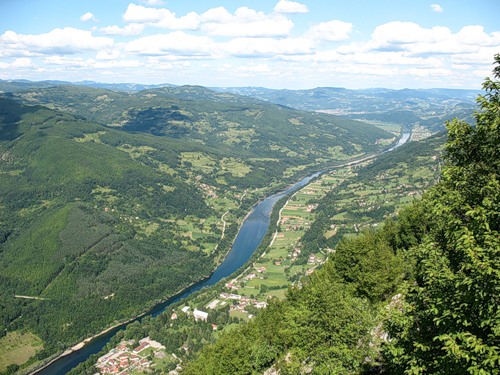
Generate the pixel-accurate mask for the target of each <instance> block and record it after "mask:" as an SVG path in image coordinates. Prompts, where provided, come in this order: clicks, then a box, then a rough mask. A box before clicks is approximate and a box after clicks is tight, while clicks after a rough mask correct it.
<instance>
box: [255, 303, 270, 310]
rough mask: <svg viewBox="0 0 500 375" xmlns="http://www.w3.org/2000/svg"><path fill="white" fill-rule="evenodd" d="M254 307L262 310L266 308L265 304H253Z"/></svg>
mask: <svg viewBox="0 0 500 375" xmlns="http://www.w3.org/2000/svg"><path fill="white" fill-rule="evenodd" d="M254 306H255V307H256V308H258V309H264V308H266V307H267V302H255V303H254Z"/></svg>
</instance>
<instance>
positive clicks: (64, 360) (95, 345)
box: [35, 133, 410, 375]
mask: <svg viewBox="0 0 500 375" xmlns="http://www.w3.org/2000/svg"><path fill="white" fill-rule="evenodd" d="M409 137H410V133H403V135H402V136H401V138H400V139H399V141H398V143H397V144H396V145H394V146H392V147H391V148H390V149H388V150H387V151H386V152H388V151H392V150H394V149H396V148H398V147H399V146H401V145H402V144H404V143H406V142H407V141H408V139H409ZM324 172H325V171H321V172H316V173H314V174H312V175H310V176H307V177H305V178H303V179H302V180H300V181H299V182H297V183H295V184H293V185H292V186H290V187H289V188H288V189H286V190H284V191H282V192H279V193H277V194H273V195H271V196H269V197H267V198H266V199H264V200H262V201H261V202H259V203H258V204H257V205H256V206H255V207H254V208H253V209H252V211H251V212H250V214H249V215H248V216H247V217H246V219H245V220H244V222H243V224H242V225H241V227H240V230H239V231H238V234H237V236H236V238H235V240H234V243H233V246H232V248H231V250H230V251H229V253H228V254H227V256H226V258H225V259H224V261H223V262H222V263H221V264H220V265H219V266H218V267H217V268H216V269H215V271H214V272H213V273H212V275H210V277H208V278H206V279H204V280H201V281H200V282H198V283H196V284H193V285H192V286H190V287H188V288H187V289H185V290H183V291H182V292H180V293H179V294H177V295H174V296H172V297H170V298H169V299H167V300H166V301H165V302H163V303H161V304H159V305H157V306H156V307H154V308H153V309H152V310H150V311H149V312H147V313H146V314H144V315H142V316H141V317H139V318H137V319H135V320H140V319H142V318H143V317H145V316H153V317H156V316H158V315H159V314H161V313H162V312H163V311H165V309H166V308H167V307H168V306H170V305H171V304H173V303H175V302H178V301H179V300H181V299H183V298H186V297H188V296H189V295H190V294H191V293H193V292H196V291H198V290H200V289H202V288H204V287H207V286H211V285H214V284H216V283H217V282H218V281H220V280H221V279H223V278H225V277H228V276H230V275H231V274H233V273H234V272H235V271H237V270H238V269H239V268H240V267H242V266H243V265H244V264H245V263H246V262H247V261H248V260H249V259H250V257H251V256H252V255H253V253H254V252H255V250H256V249H257V247H258V246H259V244H260V242H261V241H262V239H263V238H264V235H265V234H266V231H267V228H268V226H269V223H270V217H271V212H272V210H273V207H274V205H275V204H276V202H277V201H279V200H280V199H281V198H283V197H285V196H287V195H289V194H291V193H293V192H295V191H296V190H298V189H300V188H302V187H304V186H305V185H307V184H308V183H309V182H310V181H311V180H313V179H314V178H316V177H318V176H319V175H321V174H322V173H324ZM131 322H132V321H130V322H127V323H124V324H122V325H119V326H117V327H115V328H113V329H111V330H109V331H108V332H106V333H103V334H101V335H99V336H98V337H96V338H94V339H92V340H91V341H89V342H88V343H87V344H86V345H85V346H84V347H83V348H81V349H79V350H75V351H73V352H72V353H70V354H68V355H65V356H63V357H60V358H58V359H57V360H55V361H53V362H51V363H50V364H49V365H47V366H46V367H43V368H42V369H40V370H38V371H36V372H35V373H36V374H39V375H64V374H66V373H67V372H68V371H69V370H71V369H72V368H74V367H76V366H77V365H78V364H79V363H81V362H83V361H85V360H86V359H87V358H89V357H90V356H91V355H92V354H96V353H99V352H100V351H101V350H102V348H104V346H105V345H106V344H107V343H108V342H109V340H110V339H111V338H112V337H113V336H114V335H115V334H116V333H117V332H118V331H119V330H122V329H124V328H125V326H126V325H127V324H129V323H131Z"/></svg>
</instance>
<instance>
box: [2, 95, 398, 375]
mask: <svg viewBox="0 0 500 375" xmlns="http://www.w3.org/2000/svg"><path fill="white" fill-rule="evenodd" d="M3 96H4V97H3V98H0V175H1V178H0V284H1V288H0V294H1V298H0V328H1V329H0V332H2V333H7V334H10V333H13V332H16V331H19V332H23V331H27V332H29V333H30V335H34V336H33V337H37V339H36V340H38V338H40V339H41V340H42V342H43V345H40V346H39V348H40V349H41V348H42V347H43V350H38V352H37V354H36V356H35V357H34V358H32V359H31V361H34V360H35V359H45V358H47V357H49V356H50V355H53V354H54V353H56V352H60V351H63V350H64V349H66V348H68V347H69V346H71V345H72V344H74V343H76V342H78V341H80V340H82V339H84V338H86V337H89V336H91V335H93V334H95V333H96V332H98V331H100V330H102V329H104V328H106V327H108V326H110V325H111V324H113V323H116V322H117V321H123V320H126V319H128V318H130V317H132V316H134V315H136V314H138V313H140V312H142V311H144V310H146V309H147V308H148V307H151V306H152V305H154V304H155V303H157V302H158V301H159V300H161V299H164V298H166V297H168V296H170V295H172V294H173V293H175V292H176V291H178V290H179V289H181V288H184V287H186V286H187V285H189V284H191V283H193V282H195V281H197V280H199V279H201V278H202V277H203V276H205V275H207V274H209V273H210V272H211V271H212V270H213V268H214V267H215V265H216V264H217V262H219V261H220V258H221V256H222V255H223V254H225V252H226V251H227V249H228V247H229V246H230V243H231V240H232V238H234V235H235V234H236V231H237V228H238V223H239V221H240V220H241V218H242V217H243V216H244V214H245V213H246V211H247V210H248V209H249V208H250V206H251V205H252V204H254V203H255V202H256V201H257V200H258V199H259V198H260V197H262V195H263V194H266V192H270V191H272V190H275V189H277V188H278V187H280V186H284V185H285V184H286V183H287V182H288V181H292V180H294V179H296V178H298V176H300V175H303V174H304V173H306V171H307V170H312V169H318V168H321V167H322V166H325V165H327V164H329V163H335V162H338V161H339V160H344V159H346V158H350V157H354V156H359V155H364V154H366V153H372V152H377V151H379V150H381V149H382V147H383V146H382V144H383V143H384V142H379V141H380V140H384V139H385V140H387V139H389V138H391V137H392V135H390V134H388V133H386V132H384V131H382V130H380V129H377V128H374V127H372V126H370V125H366V124H363V123H359V122H352V121H342V120H338V119H336V118H334V117H332V116H328V115H314V114H309V113H303V112H300V111H295V110H290V109H287V108H284V107H279V106H275V105H271V104H266V103H262V102H259V101H256V100H250V101H249V100H247V99H245V98H243V97H238V96H234V95H230V96H228V95H226V94H217V93H214V92H212V91H210V90H207V89H203V88H199V87H182V88H162V89H155V90H148V91H143V92H139V93H137V94H127V93H122V92H114V91H109V90H103V89H95V88H88V87H74V86H53V87H49V88H35V89H29V90H28V91H26V90H25V91H22V90H21V91H18V92H16V93H7V94H4V95H3ZM13 99H16V100H13ZM19 100H22V101H24V102H25V103H31V104H36V105H29V106H28V105H24V104H20V103H19ZM385 143H387V142H385ZM249 189H250V190H249ZM254 189H256V190H254ZM246 190H248V191H246ZM245 191H246V193H245ZM243 195H245V198H244V199H243ZM225 212H228V215H226V216H225V220H226V221H227V222H228V225H227V227H224V226H223V223H222V221H221V216H222V215H223V214H224V213H225ZM224 228H225V236H224V240H221V237H222V230H223V229H224ZM30 335H27V336H26V337H32V336H30ZM9 337H10V336H9ZM36 342H38V341H36ZM20 350H23V349H22V348H21V349H20ZM0 366H3V364H1V363H0Z"/></svg>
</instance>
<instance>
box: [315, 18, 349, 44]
mask: <svg viewBox="0 0 500 375" xmlns="http://www.w3.org/2000/svg"><path fill="white" fill-rule="evenodd" d="M351 32H352V23H348V22H342V21H337V20H333V21H328V22H321V23H319V24H317V25H314V26H312V27H311V28H310V29H309V31H308V32H307V33H306V36H307V37H309V38H312V39H315V40H328V41H332V42H338V41H342V40H347V39H349V34H350V33H351Z"/></svg>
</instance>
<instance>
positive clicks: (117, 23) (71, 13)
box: [0, 0, 500, 89]
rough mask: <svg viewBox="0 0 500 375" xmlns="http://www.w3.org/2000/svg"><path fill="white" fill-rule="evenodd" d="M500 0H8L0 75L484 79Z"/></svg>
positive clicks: (450, 83)
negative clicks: (133, 0)
mask: <svg viewBox="0 0 500 375" xmlns="http://www.w3.org/2000/svg"><path fill="white" fill-rule="evenodd" d="M499 14H500V1H498V0H476V1H468V0H450V1H448V0H444V1H435V2H434V1H423V0H411V1H410V0H398V1H393V0H390V1H385V0H378V1H373V0H372V1H368V0H362V1H356V0H351V1H345V0H344V1H342V2H341V1H334V0H329V1H326V0H324V1H319V0H310V1H307V0H306V1H291V0H273V1H263V0H254V1H251V2H250V1H246V2H245V1H242V0H227V1H215V0H203V1H201V0H136V1H135V2H131V1H130V0H86V1H68V0H44V1H41V0H0V79H18V78H25V79H30V80H45V79H58V80H68V81H81V80H94V81H100V82H136V83H172V84H179V85H182V84H198V85H203V86H263V87H270V88H289V89H299V88H313V87H318V86H336V87H347V88H368V87H387V88H396V89H397V88H432V87H446V88H480V85H481V83H482V81H483V80H484V77H486V76H490V75H491V69H492V62H493V56H494V54H495V53H500V22H499V21H498V15H499Z"/></svg>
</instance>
